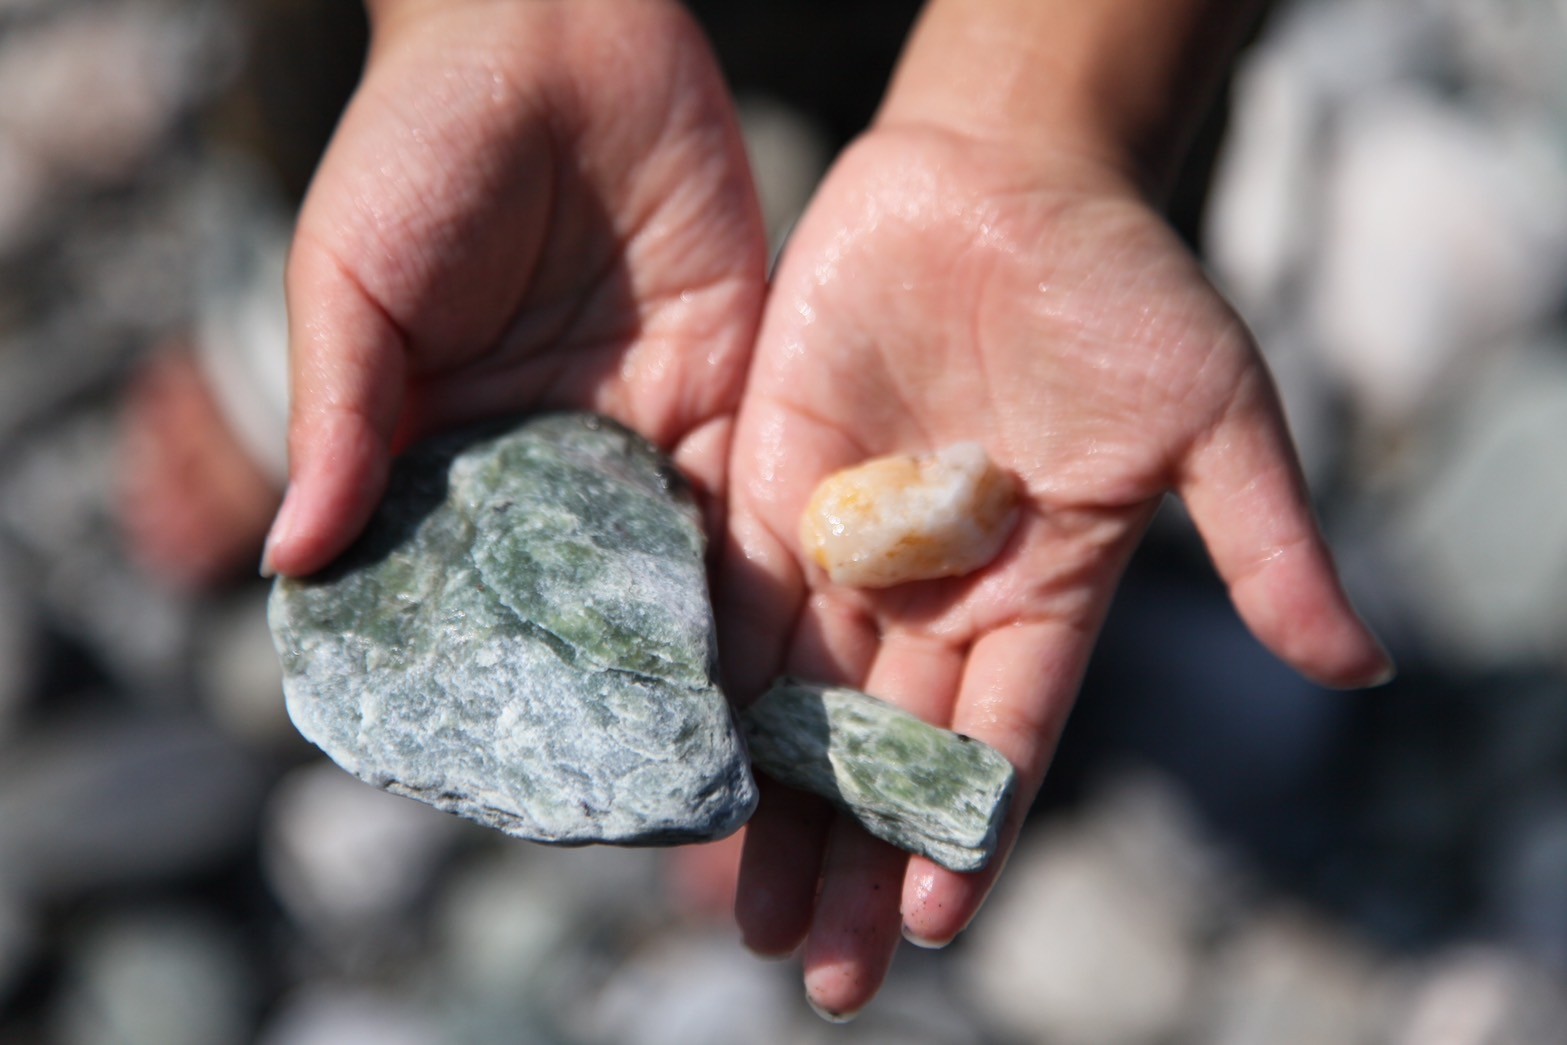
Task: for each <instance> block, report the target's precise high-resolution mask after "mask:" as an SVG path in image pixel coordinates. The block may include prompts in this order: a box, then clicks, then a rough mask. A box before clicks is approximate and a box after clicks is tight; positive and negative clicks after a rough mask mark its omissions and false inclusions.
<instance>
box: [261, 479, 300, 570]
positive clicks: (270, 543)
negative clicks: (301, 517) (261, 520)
mask: <svg viewBox="0 0 1567 1045" xmlns="http://www.w3.org/2000/svg"><path fill="white" fill-rule="evenodd" d="M295 511H296V501H295V498H294V487H293V484H290V485H289V487H288V490H287V491H286V492H285V493H284V494H283V505H282V507H280V508H279V509H278V511H277V518H276V519H274V520H272V529H271V530H270V531H269V532H268V533H267V543H266V544H265V545H264V546H263V547H262V549H261V576H262V577H264V578H266V579H267V580H271V579H272V578H273V577H275V576H277V567H276V566H274V565H273V564H272V552H273V550H274V549H275V548H277V546H278V545H279V544H281V543H283V542H284V541H286V540H288V538H289V537H290V536H291V535H292V531H293V528H294V514H295Z"/></svg>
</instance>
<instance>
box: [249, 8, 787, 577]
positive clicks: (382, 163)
mask: <svg viewBox="0 0 1567 1045" xmlns="http://www.w3.org/2000/svg"><path fill="white" fill-rule="evenodd" d="M371 8H372V11H371V13H372V17H373V21H374V36H373V42H372V46H371V52H370V58H369V63H368V66H367V70H366V74H365V77H364V80H363V82H362V84H361V85H360V88H359V90H358V92H357V93H356V95H355V97H354V100H353V102H352V103H351V105H350V106H349V109H348V111H347V112H346V114H345V115H344V118H343V121H342V124H341V126H340V127H339V128H338V131H337V134H336V136H335V137H334V139H333V142H332V144H331V146H330V148H329V150H328V153H327V155H326V157H325V159H324V160H323V162H322V165H321V168H320V170H319V171H318V173H317V176H316V179H315V181H314V183H313V185H312V187H311V190H310V193H309V196H308V198H307V199H306V202H305V206H304V209H303V211H302V214H301V217H300V220H299V225H298V229H297V232H296V236H295V241H294V245H293V250H292V253H291V255H290V259H289V269H288V277H287V282H288V295H289V339H290V360H291V376H292V382H291V383H292V395H293V401H292V415H291V420H290V427H289V449H290V485H289V492H288V494H287V497H286V498H285V500H284V504H283V507H282V509H281V510H280V511H279V514H278V518H277V521H276V522H275V523H274V526H273V532H272V536H271V537H270V538H269V540H268V546H267V552H266V556H265V559H264V560H263V562H264V569H265V570H268V571H271V570H275V571H277V572H281V573H285V574H296V575H297V574H305V573H310V572H312V571H314V570H316V569H318V568H320V567H322V566H324V565H325V564H326V563H327V562H329V561H330V560H331V559H332V558H333V557H334V556H335V555H336V554H337V553H338V552H339V551H341V550H342V549H343V548H344V547H345V546H346V545H347V544H348V543H349V542H350V541H351V540H352V539H353V538H354V537H355V536H356V535H357V534H358V532H359V531H360V529H361V528H362V526H363V524H364V522H365V520H366V518H367V517H368V515H369V513H370V512H371V511H372V510H373V508H374V506H375V504H376V503H377V501H378V499H379V497H380V494H381V491H382V489H383V487H384V484H385V480H386V473H387V468H388V464H389V460H390V456H391V453H392V451H393V450H394V449H395V448H396V447H397V446H398V445H400V444H401V443H403V442H406V441H408V440H409V439H412V438H416V437H418V436H419V435H421V434H424V433H427V432H431V431H433V430H438V429H442V428H447V427H451V426H454V425H458V424H461V423H464V422H467V421H471V420H474V419H477V418H480V417H483V416H487V415H494V414H501V413H508V412H512V411H521V410H528V409H547V408H557V407H571V408H583V409H592V410H598V411H601V412H603V413H606V414H609V415H611V416H613V417H615V418H617V419H618V420H620V421H622V422H624V423H625V424H627V425H629V426H630V427H631V428H633V429H635V430H636V431H638V432H640V433H642V434H643V435H645V436H647V437H648V438H650V439H651V440H653V441H654V442H655V443H657V444H658V445H659V446H660V447H661V448H663V449H664V450H665V451H666V452H669V453H671V454H672V456H673V457H674V459H675V461H676V463H677V464H678V465H679V466H680V467H681V469H682V470H683V471H684V472H685V473H686V474H687V475H688V476H689V477H690V478H691V479H692V480H693V482H694V484H695V486H696V487H697V489H698V492H699V494H701V495H703V496H704V498H705V499H706V501H707V503H708V505H709V507H712V506H714V505H716V504H717V503H718V499H719V496H720V495H721V493H722V487H723V473H724V465H725V458H726V454H727V449H728V443H729V434H730V430H731V427H732V417H733V412H734V409H735V407H736V404H737V401H738V397H739V393H740V388H741V385H742V382H743V380H744V375H745V368H746V364H747V360H748V358H749V353H750V349H751V344H752V341H753V338H754V333H755V325H756V322H757V319H758V316H759V314H760V309H761V300H762V295H763V292H764V288H765V275H766V242H765V236H764V233H763V230H762V225H761V219H760V216H759V213H758V209H757V206H756V202H755V199H754V193H753V190H752V188H751V183H750V177H749V173H748V170H747V167H746V161H745V156H744V151H743V146H742V144H741V140H740V137H739V131H738V127H737V124H736V121H735V118H734V115H733V109H732V105H731V103H730V101H729V97H728V93H727V90H726V88H725V86H724V84H723V82H722V79H721V77H720V75H719V73H718V71H717V68H716V65H715V63H714V61H713V58H712V55H711V52H710V51H709V49H708V46H707V44H706V41H705V40H704V39H703V37H702V35H701V33H700V31H699V30H698V29H697V28H696V27H695V25H694V24H693V23H692V22H691V20H690V18H689V17H688V16H687V15H686V14H685V12H684V10H683V9H682V8H681V7H680V5H678V4H676V3H674V2H672V0H570V2H562V0H536V2H530V3H501V2H492V0H380V2H378V3H372V4H371Z"/></svg>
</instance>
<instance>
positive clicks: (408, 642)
mask: <svg viewBox="0 0 1567 1045" xmlns="http://www.w3.org/2000/svg"><path fill="white" fill-rule="evenodd" d="M268 615H269V619H270V622H271V625H272V630H273V636H274V641H275V644H276V646H277V649H278V653H279V655H280V657H281V659H282V663H283V673H284V683H283V688H284V693H285V696H286V699H287V704H288V712H289V715H290V717H291V718H292V719H293V720H294V724H295V725H296V726H297V727H298V728H299V731H300V732H301V733H303V734H304V735H305V737H307V738H308V739H309V740H311V741H312V742H314V743H315V744H316V745H318V746H319V747H320V748H321V749H322V750H324V751H325V752H326V753H327V754H328V755H330V756H331V757H332V759H333V760H335V761H336V762H337V763H338V764H339V765H341V766H342V767H343V768H344V769H347V770H348V771H349V772H351V773H353V774H355V775H356V776H358V777H360V778H361V779H363V780H365V781H367V782H369V783H371V784H374V785H376V786H378V787H382V788H385V789H387V790H388V791H393V792H396V793H398V794H402V795H408V796H410V797H413V798H417V799H420V800H422V801H424V802H428V803H430V804H431V805H434V806H437V807H439V808H441V809H445V810H448V811H450V812H454V813H459V814H461V815H463V816H466V817H469V818H471V819H473V820H477V821H478V822H480V823H482V824H486V825H489V826H491V827H496V828H499V829H500V830H502V831H505V832H506V833H508V834H512V835H517V836H519V837H522V838H528V839H532V840H535V841H540V842H550V843H559V844H566V845H576V844H585V843H590V842H606V843H613V844H621V845H661V844H673V843H678V842H691V841H702V840H707V839H714V838H720V837H723V836H724V835H727V834H729V833H730V832H732V831H734V830H735V829H736V828H738V827H739V826H740V825H741V824H742V823H744V822H745V821H746V819H747V818H749V816H750V815H751V812H752V810H753V808H754V807H755V804H756V788H755V784H754V783H753V781H752V778H751V773H750V768H749V765H748V762H747V759H746V754H745V751H744V746H743V744H742V743H741V741H740V739H739V736H738V733H737V731H736V729H735V726H734V722H733V719H732V717H731V713H730V710H729V708H728V705H727V703H726V702H725V700H724V696H723V694H722V693H721V692H720V691H719V689H718V686H717V684H716V682H715V677H714V676H715V660H716V655H715V644H714V643H715V638H714V628H713V615H712V609H711V605H710V603H709V601H708V594H707V574H706V568H705V564H704V562H703V537H702V528H701V520H700V517H699V513H698V511H697V508H696V506H695V504H694V502H693V500H692V498H691V496H690V494H689V492H688V491H687V489H686V487H685V486H684V484H683V482H682V480H681V479H680V478H679V476H678V474H677V473H676V472H675V470H674V468H673V467H672V466H671V465H670V464H669V462H668V461H667V460H665V459H664V458H663V457H662V456H661V455H660V454H659V453H658V452H657V451H656V450H655V449H654V448H653V447H651V446H650V445H648V444H647V443H646V442H644V441H643V440H642V439H640V438H639V437H638V436H636V435H635V434H633V433H631V432H629V431H627V430H626V429H624V428H622V427H620V426H619V425H617V424H615V423H614V422H611V421H609V420H607V419H604V418H600V417H597V416H594V415H584V414H555V415H546V416H541V417H535V418H532V419H529V420H526V421H524V422H522V423H521V424H519V425H516V426H515V427H512V428H510V429H508V430H504V431H499V430H496V429H493V428H492V429H488V430H481V431H475V432H469V433H466V434H462V435H457V436H450V437H445V438H442V439H438V440H434V441H431V442H429V443H426V444H424V445H422V446H420V447H418V448H416V449H414V450H413V451H412V452H410V453H408V454H407V455H405V456H404V457H403V458H402V459H400V460H399V461H398V463H397V464H396V466H395V467H394V469H393V474H392V478H391V482H390V486H389V488H388V491H387V494H386V497H385V499H384V501H383V503H382V505H381V507H380V509H379V510H378V511H377V513H376V515H375V517H374V518H373V519H372V521H371V523H370V525H369V528H368V529H367V530H366V532H365V534H364V535H363V537H362V538H361V539H360V540H359V542H358V543H357V544H356V545H355V546H354V547H353V548H351V549H350V550H349V551H348V552H347V553H346V554H345V555H344V556H343V557H342V558H341V559H340V560H339V561H338V562H337V563H335V564H334V565H333V566H332V567H330V568H329V569H328V570H327V571H326V572H325V573H322V574H320V575H318V576H315V577H312V578H309V579H307V580H290V579H287V578H283V579H280V580H279V581H278V582H277V584H276V586H275V587H274V588H273V591H272V597H271V602H270V604H269V609H268Z"/></svg>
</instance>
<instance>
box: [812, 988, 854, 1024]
mask: <svg viewBox="0 0 1567 1045" xmlns="http://www.w3.org/2000/svg"><path fill="white" fill-rule="evenodd" d="M805 1003H806V1004H807V1005H809V1006H810V1007H811V1011H812V1012H814V1013H816V1015H818V1016H820V1017H821V1018H822V1019H824V1020H826V1021H827V1022H828V1023H849V1022H851V1021H852V1020H853V1019H854V1017H856V1016H858V1015H859V1012H858V1011H857V1010H856V1011H854V1012H833V1011H832V1010H830V1009H825V1008H823V1007H822V1006H820V1005H818V1004H816V999H815V998H812V997H811V996H810V994H809V993H807V994H806V995H805Z"/></svg>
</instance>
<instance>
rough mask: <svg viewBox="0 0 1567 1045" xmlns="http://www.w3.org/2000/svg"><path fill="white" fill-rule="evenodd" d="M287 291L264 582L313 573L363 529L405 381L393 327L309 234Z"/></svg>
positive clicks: (292, 260)
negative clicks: (279, 429) (285, 394)
mask: <svg viewBox="0 0 1567 1045" xmlns="http://www.w3.org/2000/svg"><path fill="white" fill-rule="evenodd" d="M286 282H287V289H288V303H289V321H288V335H289V384H290V390H291V395H292V406H291V409H290V413H289V430H288V446H289V484H288V492H287V494H286V495H285V497H284V499H283V505H282V507H281V508H280V509H279V510H278V515H277V519H276V520H275V521H274V522H273V525H272V532H271V533H270V534H269V536H268V537H267V544H266V550H265V552H264V553H263V556H262V564H261V569H262V573H263V575H266V576H270V575H272V574H273V573H282V574H285V575H289V576H301V575H304V574H309V573H313V572H315V571H316V570H319V569H321V568H322V567H324V566H326V565H327V564H328V563H329V562H331V561H332V559H334V558H335V557H336V556H337V555H338V553H340V552H341V551H342V550H343V549H344V548H346V547H347V546H348V545H349V543H350V542H352V541H353V539H354V538H355V537H357V536H358V535H359V532H360V531H361V530H362V529H363V528H364V525H365V522H366V520H368V519H369V517H370V513H371V512H372V511H373V510H374V509H375V506H376V504H377V503H378V502H379V500H380V498H381V494H382V492H383V490H384V489H385V487H386V477H387V469H388V467H389V465H390V462H391V451H392V440H393V435H394V433H395V431H396V428H397V424H398V419H399V416H400V414H401V412H402V407H403V396H404V382H405V376H406V365H405V353H404V342H403V337H402V333H401V331H400V330H399V329H398V327H397V325H396V324H395V323H394V322H393V321H392V319H391V317H390V316H388V315H387V314H386V312H385V311H384V310H383V309H382V308H381V307H380V306H379V305H378V304H377V303H376V302H375V301H374V300H372V299H371V298H370V296H369V295H368V294H367V293H366V292H365V290H364V288H363V286H362V285H361V284H360V282H359V281H358V280H357V279H355V278H354V276H353V273H352V271H351V270H350V269H349V268H348V267H347V266H346V265H345V264H344V263H343V262H342V261H341V260H340V259H339V258H338V257H337V256H336V255H335V254H334V253H333V252H332V251H330V250H327V249H325V248H324V247H322V246H321V245H320V244H319V242H318V241H316V240H313V239H312V238H311V237H310V236H309V234H308V228H307V226H305V225H301V231H300V234H299V235H297V236H296V238H295V242H294V249H293V251H292V252H291V253H290V256H289V264H288V272H287V277H286Z"/></svg>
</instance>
